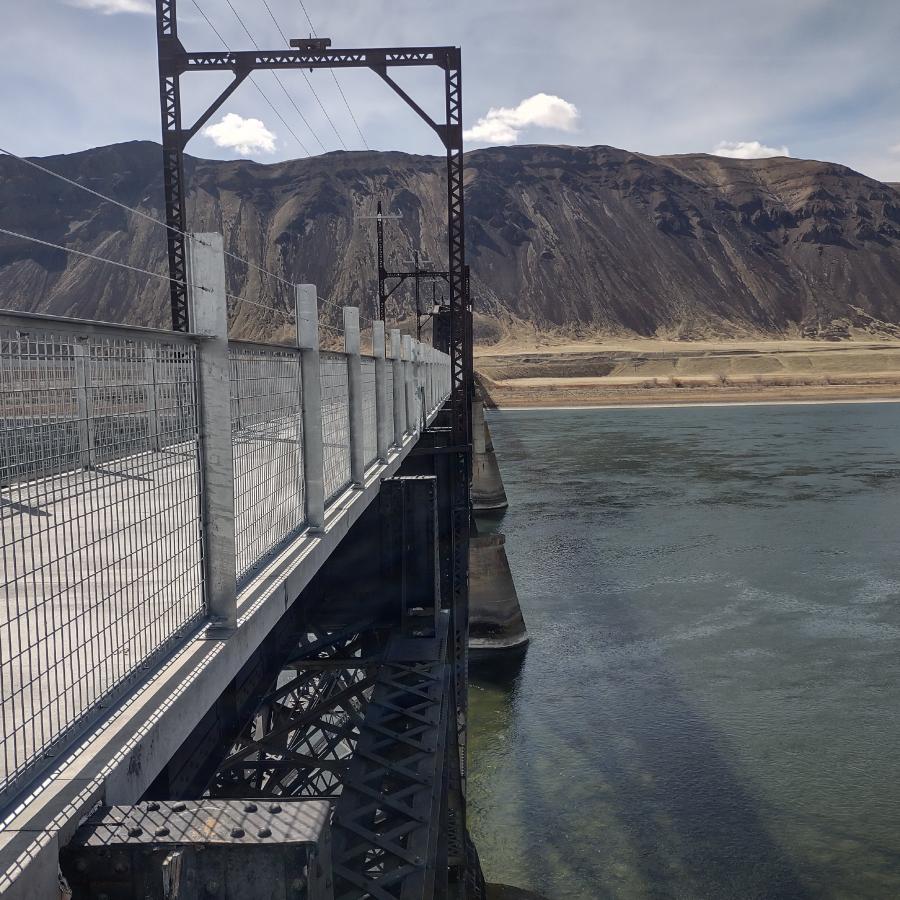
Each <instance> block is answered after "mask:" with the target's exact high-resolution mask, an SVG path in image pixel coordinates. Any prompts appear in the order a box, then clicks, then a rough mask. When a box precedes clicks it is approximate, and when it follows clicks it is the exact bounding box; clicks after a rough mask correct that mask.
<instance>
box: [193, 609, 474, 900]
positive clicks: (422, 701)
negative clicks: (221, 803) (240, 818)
mask: <svg viewBox="0 0 900 900" xmlns="http://www.w3.org/2000/svg"><path fill="white" fill-rule="evenodd" d="M448 624H449V615H448V614H446V613H445V614H444V615H443V616H441V617H440V619H439V628H438V633H437V634H436V635H433V636H430V637H409V636H406V635H404V634H403V633H402V632H401V630H400V628H399V627H385V626H381V627H376V626H373V625H370V624H363V625H355V626H352V627H349V628H342V629H337V630H335V629H325V628H316V627H307V628H306V629H304V633H303V634H302V635H301V636H300V637H299V639H298V641H297V649H296V651H295V652H294V653H292V654H291V655H290V656H289V657H288V659H287V660H286V661H285V662H284V664H283V665H282V670H281V673H280V674H279V675H278V677H277V678H276V680H275V682H274V683H273V684H272V686H271V689H270V690H269V691H268V692H267V693H266V694H265V695H264V696H263V697H262V699H261V701H260V703H259V705H258V708H257V711H256V714H255V715H254V717H253V719H252V720H251V721H250V722H249V723H248V724H247V725H246V727H245V728H244V729H243V731H242V733H241V734H240V736H239V737H238V739H237V740H236V741H234V743H233V745H232V747H231V748H230V751H229V753H228V754H227V756H226V757H225V759H224V760H222V762H221V763H220V764H219V766H218V767H217V769H216V771H215V773H214V775H213V777H212V781H211V783H210V786H209V789H208V791H207V794H208V796H210V797H213V798H235V797H240V798H242V799H247V798H284V799H301V798H307V799H330V800H333V801H334V802H335V811H334V821H333V836H334V847H333V851H332V860H333V869H334V889H335V898H343V900H351V898H361V897H373V898H378V900H388V898H392V900H400V898H423V897H431V896H447V883H448V880H454V881H456V880H458V881H460V882H461V881H462V878H463V877H464V873H463V870H464V868H465V834H464V831H461V829H462V828H464V824H463V823H462V820H461V817H460V815H459V807H460V806H461V804H460V802H459V800H455V801H453V800H449V799H448V798H449V797H450V796H451V795H452V792H451V791H450V790H449V787H450V784H449V782H450V781H452V779H453V775H452V772H453V771H454V770H456V771H458V768H459V766H458V762H459V754H458V747H457V745H456V742H455V740H454V738H455V736H456V729H455V722H454V716H453V713H452V710H453V708H454V698H453V692H452V690H451V674H452V672H451V667H450V665H449V660H448V649H449V642H448V630H449V629H448ZM457 796H458V795H457ZM448 803H449V805H450V806H451V807H454V808H453V809H450V810H448V809H447V806H448ZM457 876H458V878H457Z"/></svg>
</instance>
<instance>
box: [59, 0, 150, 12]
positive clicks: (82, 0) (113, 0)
mask: <svg viewBox="0 0 900 900" xmlns="http://www.w3.org/2000/svg"><path fill="white" fill-rule="evenodd" d="M68 3H69V5H70V6H80V7H81V8H82V9H94V10H96V11H97V12H99V13H103V15H105V16H112V15H115V14H116V13H143V14H145V15H150V16H152V15H155V13H156V7H155V6H154V5H153V0H68Z"/></svg>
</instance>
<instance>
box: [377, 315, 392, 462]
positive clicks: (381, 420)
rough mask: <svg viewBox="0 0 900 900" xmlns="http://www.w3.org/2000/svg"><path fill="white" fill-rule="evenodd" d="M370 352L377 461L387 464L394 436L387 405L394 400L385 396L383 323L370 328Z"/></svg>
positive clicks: (379, 321)
mask: <svg viewBox="0 0 900 900" xmlns="http://www.w3.org/2000/svg"><path fill="white" fill-rule="evenodd" d="M372 352H373V353H374V354H375V421H376V422H377V423H378V424H377V426H376V427H377V438H376V441H377V447H378V459H380V460H381V462H383V463H384V462H387V458H388V447H390V446H391V441H392V440H393V439H394V436H393V435H392V434H391V432H390V427H389V426H390V421H389V418H388V409H390V406H389V404H393V402H394V398H393V397H388V395H387V360H385V358H384V322H383V321H382V320H381V319H378V320H377V321H376V322H375V323H374V325H373V326H372Z"/></svg>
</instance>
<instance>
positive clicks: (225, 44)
mask: <svg viewBox="0 0 900 900" xmlns="http://www.w3.org/2000/svg"><path fill="white" fill-rule="evenodd" d="M191 3H193V4H194V6H196V7H197V12H198V13H200V15H201V16H203V18H204V19H205V20H206V24H207V25H209V27H210V28H211V29H212V31H213V34H215V36H216V37H217V38H218V39H219V40H220V41H221V43H222V46H223V47H224V48H225V49H226V50H227V51H228V52H229V53H231V52H232V51H231V47H230V46H229V45H228V42H227V41H226V40H225V38H223V37H222V35H221V33H220V32H219V29H218V28H216V26H215V25H213V23H212V22H211V21H210V18H209V16H208V15H207V14H206V13H205V12H204V11H203V10H202V9H201V8H200V4H199V3H198V2H197V0H191ZM229 5H230V4H229ZM232 8H233V7H232ZM235 15H237V14H235ZM241 24H243V23H241ZM245 30H246V28H245ZM257 49H259V48H257ZM276 77H277V76H276ZM249 79H250V83H251V84H252V85H253V87H255V88H256V90H258V91H259V93H260V96H261V97H262V98H263V100H265V101H266V103H268V104H269V107H270V108H271V110H272V112H274V113H275V115H276V116H278V118H279V119H281V124H282V125H284V127H285V128H287V130H288V131H289V132H290V134H291V137H292V138H293V139H294V140H295V141H296V142H297V143H298V144H299V145H300V149H301V150H303V152H304V153H305V154H306V155H307V156H312V153H310V152H309V150H308V149H307V147H306V144H304V143H303V141H301V140H300V138H299V137H297V133H296V132H295V131H294V129H293V128H291V126H290V125H288V123H287V122H286V121H285V118H284V116H283V115H282V114H281V113H280V112H278V110H277V109H276V108H275V104H274V103H272V101H271V100H270V99H269V97H268V95H267V94H266V92H265V91H264V90H263V89H262V88H261V87H260V86H259V83H258V82H257V80H256V79H255V78H254V77H253V76H252V75H250V76H249ZM288 99H290V97H288ZM304 121H305V120H304ZM316 140H318V138H316Z"/></svg>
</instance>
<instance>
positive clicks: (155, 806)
mask: <svg viewBox="0 0 900 900" xmlns="http://www.w3.org/2000/svg"><path fill="white" fill-rule="evenodd" d="M147 809H148V810H149V811H150V812H156V811H157V810H158V809H159V804H158V803H157V802H156V801H155V800H154V801H153V802H152V803H148V804H147Z"/></svg>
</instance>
